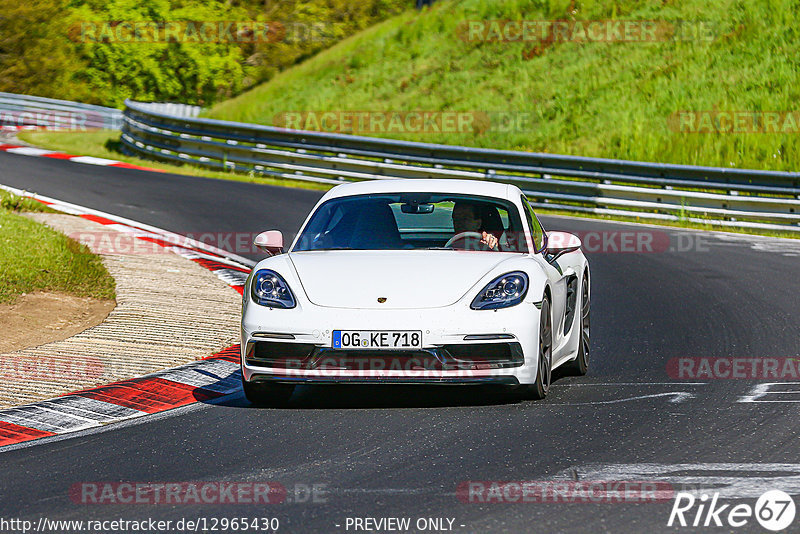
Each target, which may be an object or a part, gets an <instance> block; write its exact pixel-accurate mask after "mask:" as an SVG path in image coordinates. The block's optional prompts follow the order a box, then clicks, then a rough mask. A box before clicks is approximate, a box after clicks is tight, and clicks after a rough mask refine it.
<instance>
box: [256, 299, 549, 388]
mask: <svg viewBox="0 0 800 534" xmlns="http://www.w3.org/2000/svg"><path fill="white" fill-rule="evenodd" d="M304 304H305V305H303V306H302V307H300V306H298V308H295V309H290V310H284V309H281V310H278V309H270V308H265V307H263V306H258V305H255V304H253V303H249V305H248V306H246V308H245V312H244V315H243V320H242V374H243V376H244V379H245V380H247V381H276V382H278V381H279V382H284V383H292V384H302V383H362V384H371V383H380V384H387V383H396V384H487V383H493V384H504V385H516V384H520V383H531V382H532V381H533V380H535V369H536V366H535V365H530V362H531V361H534V362H535V358H533V357H532V356H531V355H536V354H537V351H536V350H535V348H538V338H537V337H536V333H537V332H538V317H539V314H538V309H537V308H536V306H535V305H534V304H533V303H532V302H530V303H529V302H523V303H520V304H519V305H517V306H514V307H511V308H505V309H500V310H487V311H476V310H470V309H469V308H468V307H467V308H465V309H461V307H456V306H451V307H445V308H431V309H418V310H396V309H395V310H358V309H332V308H322V307H318V306H314V305H309V304H308V303H304ZM334 330H419V331H421V332H422V336H423V339H422V348H421V349H418V350H410V351H409V350H364V349H358V350H342V349H334V348H333V347H332V332H333V331H334ZM465 338H466V339H465ZM526 355H527V357H526Z"/></svg>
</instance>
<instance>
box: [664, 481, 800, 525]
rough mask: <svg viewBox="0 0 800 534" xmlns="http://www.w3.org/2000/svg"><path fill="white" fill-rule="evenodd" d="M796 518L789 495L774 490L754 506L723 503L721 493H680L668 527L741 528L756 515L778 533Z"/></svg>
mask: <svg viewBox="0 0 800 534" xmlns="http://www.w3.org/2000/svg"><path fill="white" fill-rule="evenodd" d="M794 517H795V504H794V500H792V498H791V496H789V494H787V493H785V492H783V491H780V490H771V491H768V492H766V493H764V494H763V495H761V497H759V498H758V500H757V501H756V504H755V507H753V506H750V505H749V504H744V503H741V504H736V505H731V504H730V503H729V504H720V503H719V493H715V494H714V495H713V497H709V495H707V494H705V493H703V494H702V495H700V496H699V497H696V496H695V495H693V494H691V493H685V492H680V493H678V494H677V495H675V502H674V503H673V505H672V512H670V514H669V521H667V526H668V527H672V526H676V527H687V526H691V527H722V526H728V527H733V528H740V527H743V526H745V525H747V524H748V523H750V522H751V520H752V519H753V518H755V520H756V521H758V523H759V524H760V525H761V526H762V527H763V528H765V529H767V530H771V531H773V532H779V531H781V530H785V529H786V528H788V527H789V526H790V525H791V524H792V523H793V522H794Z"/></svg>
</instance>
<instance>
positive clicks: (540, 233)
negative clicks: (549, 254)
mask: <svg viewBox="0 0 800 534" xmlns="http://www.w3.org/2000/svg"><path fill="white" fill-rule="evenodd" d="M521 201H522V205H523V207H524V209H523V211H524V212H525V218H526V219H527V221H528V228H530V229H531V233H532V234H533V235H532V237H533V246H534V247H535V248H536V252H541V251H542V249H543V248H544V241H545V239H544V228H542V224H541V223H540V222H539V219H538V217H536V214H535V213H534V212H533V208H532V207H531V205H530V203H529V202H528V199H527V198H525V195H523V196H522V199H521Z"/></svg>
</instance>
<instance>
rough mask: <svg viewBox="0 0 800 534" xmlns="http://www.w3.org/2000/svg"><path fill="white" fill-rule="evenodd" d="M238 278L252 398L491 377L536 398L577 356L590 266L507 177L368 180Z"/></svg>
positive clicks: (334, 198) (263, 244)
mask: <svg viewBox="0 0 800 534" xmlns="http://www.w3.org/2000/svg"><path fill="white" fill-rule="evenodd" d="M255 244H256V245H257V246H259V247H260V248H262V249H263V250H265V251H268V252H270V253H271V254H272V256H270V257H268V258H266V259H264V260H262V261H261V262H259V263H258V264H257V265H256V266H255V268H254V269H253V271H252V272H251V273H250V276H249V278H248V280H247V284H246V286H245V289H244V305H243V309H242V382H243V386H244V392H245V395H246V396H247V398H248V399H249V400H250V401H251V402H254V403H259V404H274V403H280V402H284V401H286V400H288V398H289V397H290V396H291V394H292V391H293V390H294V387H295V385H297V384H314V383H343V382H347V383H381V384H389V383H403V384H409V383H414V384H502V385H507V386H510V387H513V388H515V389H518V390H521V391H523V392H524V393H526V394H527V396H528V397H530V398H537V399H541V398H544V397H545V395H547V392H548V389H549V388H550V379H551V375H552V371H553V369H555V368H556V367H559V366H566V367H568V368H569V370H570V371H571V372H573V373H577V374H584V373H586V369H587V366H588V363H589V280H590V276H589V265H588V262H587V261H586V258H585V257H584V255H583V253H582V252H581V250H580V247H581V242H580V240H579V239H578V238H577V237H576V236H574V235H572V234H567V233H563V232H545V231H544V229H543V228H542V225H541V223H540V222H539V220H538V218H537V217H536V214H535V213H534V212H533V209H532V208H531V206H530V204H529V203H528V201H527V199H526V198H525V195H524V194H523V193H522V191H520V189H519V188H517V187H515V186H513V185H507V184H499V183H493V182H483V181H467V180H433V179H423V180H400V179H396V180H388V179H387V180H376V181H371V182H359V183H350V184H345V185H339V186H337V187H334V188H333V189H331V190H330V191H328V192H327V193H326V194H325V195H324V196H323V197H322V199H320V201H319V202H318V203H317V205H316V206H315V207H314V209H313V210H312V212H311V214H310V215H309V216H308V218H307V219H306V221H305V223H304V224H303V226H302V229H301V230H300V233H299V234H298V235H297V237H296V238H295V240H294V242H293V243H292V245H291V247H290V248H289V251H288V252H286V253H283V237H282V236H281V233H280V232H278V231H269V232H264V233H262V234H260V235H259V236H257V237H256V241H255Z"/></svg>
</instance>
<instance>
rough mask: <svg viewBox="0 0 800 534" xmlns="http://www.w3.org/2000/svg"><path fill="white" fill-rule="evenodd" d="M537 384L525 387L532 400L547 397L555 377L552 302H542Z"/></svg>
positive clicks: (525, 393) (528, 396) (545, 300)
mask: <svg viewBox="0 0 800 534" xmlns="http://www.w3.org/2000/svg"><path fill="white" fill-rule="evenodd" d="M538 366H539V368H538V369H537V372H536V382H535V383H533V384H530V385H528V386H525V388H524V395H525V397H526V398H529V399H532V400H541V399H544V398H545V397H547V393H548V392H549V391H550V380H551V379H552V377H553V320H552V317H551V316H550V301H548V300H547V299H544V301H542V314H541V319H540V320H539V358H538Z"/></svg>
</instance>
